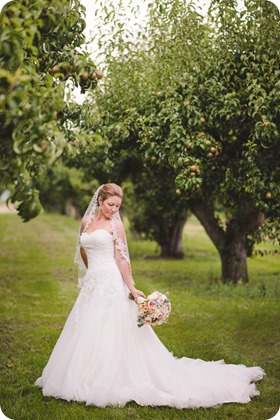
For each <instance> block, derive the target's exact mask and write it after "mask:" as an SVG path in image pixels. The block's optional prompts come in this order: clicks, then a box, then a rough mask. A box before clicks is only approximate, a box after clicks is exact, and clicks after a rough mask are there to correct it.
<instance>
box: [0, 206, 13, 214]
mask: <svg viewBox="0 0 280 420" xmlns="http://www.w3.org/2000/svg"><path fill="white" fill-rule="evenodd" d="M4 213H17V211H16V209H15V208H14V206H13V205H12V204H10V205H9V207H8V206H7V205H6V204H0V214H4Z"/></svg>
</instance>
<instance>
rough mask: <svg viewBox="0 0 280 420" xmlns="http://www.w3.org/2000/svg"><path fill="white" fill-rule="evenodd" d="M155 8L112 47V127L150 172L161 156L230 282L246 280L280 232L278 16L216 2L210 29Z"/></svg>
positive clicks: (181, 7) (168, 6)
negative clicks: (257, 252)
mask: <svg viewBox="0 0 280 420" xmlns="http://www.w3.org/2000/svg"><path fill="white" fill-rule="evenodd" d="M149 10H150V19H149V22H148V23H147V25H146V28H145V33H143V32H141V31H140V32H139V33H140V38H139V39H137V41H135V43H134V44H133V45H131V39H129V40H128V41H125V33H124V32H123V31H121V30H119V31H117V32H116V35H115V37H113V40H112V39H110V42H109V48H108V51H109V52H108V54H109V57H107V58H109V62H108V79H109V80H108V81H107V87H105V92H106V89H107V92H108V93H110V95H109V94H108V95H107V96H106V98H107V99H106V100H107V101H110V106H109V107H108V108H107V109H108V113H107V116H106V118H107V121H109V122H110V124H111V126H112V127H115V128H116V127H117V125H118V126H119V127H121V128H120V130H121V134H122V135H124V133H126V135H125V137H126V138H127V142H129V141H131V144H132V146H131V148H133V147H134V148H136V149H137V151H138V155H139V157H140V156H141V159H142V161H143V163H144V165H146V166H147V167H150V168H151V170H152V165H151V160H150V159H151V157H153V158H154V159H155V160H156V162H157V165H158V167H161V169H162V176H163V177H164V176H165V170H164V169H163V168H167V167H168V166H169V167H170V168H171V169H172V170H173V171H175V173H176V184H177V189H179V190H180V193H181V196H183V197H184V199H185V200H186V199H188V200H189V205H190V208H191V210H192V211H193V212H194V214H195V215H196V216H197V217H198V218H199V220H200V221H201V223H202V224H203V226H204V228H205V230H206V232H207V233H208V235H209V237H210V238H211V240H212V241H213V243H214V244H215V246H216V247H217V250H218V252H219V254H220V256H221V263H222V277H223V280H224V281H229V280H231V281H233V282H237V281H238V280H239V279H242V280H243V281H244V282H246V281H248V273H247V257H248V256H250V255H251V254H252V250H253V246H254V243H255V242H256V241H257V240H260V239H261V238H262V234H266V235H269V236H270V237H274V238H276V237H277V235H278V232H279V212H280V205H279V198H280V169H279V166H276V165H275V161H277V159H279V154H280V146H279V140H280V134H279V133H280V127H279V121H280V118H279V112H280V107H279V98H280V95H279V93H280V92H279V89H280V84H279V58H280V52H279V51H280V48H279V47H280V32H279V14H278V11H277V9H276V7H275V6H274V5H272V4H271V3H269V2H267V1H265V0H262V1H258V2H256V1H247V2H246V7H245V8H244V9H243V10H241V11H240V10H239V9H238V8H237V2H236V1H232V2H227V1H222V2H221V1H212V8H211V10H210V14H209V16H208V19H209V20H208V23H206V22H205V20H204V18H203V16H201V15H200V14H199V12H198V11H197V9H196V8H195V6H194V4H193V3H192V2H190V3H189V4H188V5H186V4H185V3H184V2H181V1H172V2H171V1H169V0H166V1H164V2H162V1H160V2H159V1H155V2H153V4H150V5H149ZM110 47H111V50H110ZM128 63H129V65H128ZM124 92H125V94H123V93H124ZM113 102H115V103H117V105H116V106H115V107H112V106H111V104H112V103H113ZM129 104H133V105H129ZM104 106H105V103H103V107H104ZM105 108H106V107H105ZM132 115H133V121H132ZM112 121H113V123H112ZM132 126H133V130H132V129H131V128H132ZM132 132H133V135H132ZM118 134H120V133H118ZM217 204H218V205H219V208H220V207H221V205H222V206H223V208H224V219H221V218H219V217H218V215H217Z"/></svg>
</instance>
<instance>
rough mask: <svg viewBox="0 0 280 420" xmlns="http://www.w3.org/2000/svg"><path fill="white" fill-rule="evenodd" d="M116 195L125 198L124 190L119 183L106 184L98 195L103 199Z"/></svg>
mask: <svg viewBox="0 0 280 420" xmlns="http://www.w3.org/2000/svg"><path fill="white" fill-rule="evenodd" d="M115 195H116V196H117V197H120V198H121V199H122V198H123V190H122V189H121V187H120V186H119V185H117V184H113V183H109V184H104V185H103V186H102V187H101V188H100V190H99V194H98V197H101V199H102V201H104V200H107V198H109V197H113V196H115Z"/></svg>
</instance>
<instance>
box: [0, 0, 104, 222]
mask: <svg viewBox="0 0 280 420" xmlns="http://www.w3.org/2000/svg"><path fill="white" fill-rule="evenodd" d="M84 10H85V9H84V7H83V6H82V5H81V4H80V2H79V1H78V0H71V1H70V2H69V1H68V0H35V1H33V0H25V1H17V0H16V1H12V2H9V3H7V4H6V5H5V6H4V8H3V9H2V12H1V17H0V19H1V21H0V27H1V32H0V104H1V114H0V127H1V143H0V170H1V181H0V182H1V184H0V186H1V188H2V189H3V188H6V187H8V188H9V189H10V190H11V191H12V195H11V201H12V202H13V203H16V204H17V206H18V210H19V214H20V216H21V217H22V218H23V219H24V221H28V220H29V219H31V218H32V217H35V216H36V215H37V214H38V213H39V212H40V209H41V206H40V200H39V191H38V190H37V189H36V188H35V186H34V180H36V177H38V176H40V171H41V170H42V168H43V170H44V168H45V167H50V166H52V165H53V164H54V162H55V161H56V160H57V159H58V158H60V156H61V155H62V154H70V155H72V154H75V152H76V151H75V149H76V144H77V143H81V144H83V145H84V146H85V145H86V144H88V143H91V142H92V140H94V135H91V136H89V134H88V131H81V129H79V126H80V119H81V115H80V114H81V108H82V107H80V110H79V112H77V110H76V112H74V110H75V108H77V107H78V105H75V104H71V103H70V102H69V99H70V92H71V90H73V88H74V87H78V86H79V87H80V89H81V92H82V93H84V92H85V91H86V90H91V89H94V88H95V86H96V84H97V80H98V78H101V77H102V73H101V72H100V71H98V70H97V69H96V66H95V64H94V63H93V61H92V60H91V59H90V57H89V55H88V53H87V52H86V51H85V49H84V50H82V47H83V44H84V42H85V37H84V34H83V31H84V28H85V20H84ZM67 92H68V93H67Z"/></svg>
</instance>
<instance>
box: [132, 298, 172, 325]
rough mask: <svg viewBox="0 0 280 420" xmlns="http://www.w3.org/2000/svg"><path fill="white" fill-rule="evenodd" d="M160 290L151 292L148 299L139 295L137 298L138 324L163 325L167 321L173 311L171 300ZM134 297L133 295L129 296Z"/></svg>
mask: <svg viewBox="0 0 280 420" xmlns="http://www.w3.org/2000/svg"><path fill="white" fill-rule="evenodd" d="M167 295H168V294H167V293H166V294H163V293H160V292H158V291H155V292H153V293H151V294H150V295H149V296H148V297H147V298H146V299H144V298H143V297H142V296H139V298H138V299H137V324H138V327H142V326H143V325H161V324H164V323H165V322H167V319H168V317H169V315H170V312H171V302H170V300H169V299H168V297H167ZM129 298H130V299H133V296H131V295H130V296H129Z"/></svg>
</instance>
